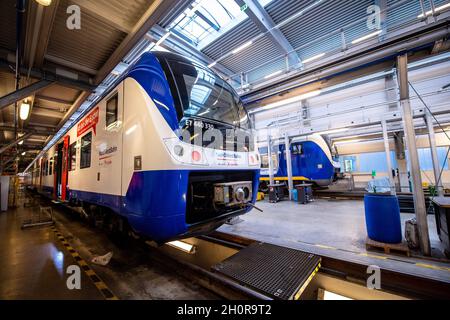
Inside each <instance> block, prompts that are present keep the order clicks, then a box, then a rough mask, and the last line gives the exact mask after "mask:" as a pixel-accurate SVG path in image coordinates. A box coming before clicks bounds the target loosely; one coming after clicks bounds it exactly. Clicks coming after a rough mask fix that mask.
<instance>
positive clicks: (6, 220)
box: [0, 207, 103, 299]
mask: <svg viewBox="0 0 450 320" xmlns="http://www.w3.org/2000/svg"><path fill="white" fill-rule="evenodd" d="M34 210H38V208H33V209H32V208H23V207H20V208H17V209H14V210H9V211H7V212H1V213H0V299H103V296H102V295H101V294H100V292H99V291H98V290H97V288H96V287H95V286H94V284H93V283H92V282H91V281H90V279H89V278H88V277H87V276H86V275H85V274H83V273H82V272H80V280H81V282H80V284H81V289H79V290H78V289H74V290H69V289H68V287H67V284H66V282H67V278H68V276H69V274H67V273H66V270H67V267H68V266H70V265H76V264H77V263H76V261H75V260H74V258H73V257H72V256H71V255H70V254H69V253H68V252H66V251H65V249H64V248H63V246H62V244H61V243H60V242H59V240H58V239H57V237H56V235H55V234H54V232H53V231H52V229H51V227H49V226H41V227H34V228H29V229H21V225H22V222H23V221H24V220H26V219H28V218H29V217H30V216H31V215H32V214H33V211H34Z"/></svg>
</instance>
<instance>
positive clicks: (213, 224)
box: [32, 52, 261, 243]
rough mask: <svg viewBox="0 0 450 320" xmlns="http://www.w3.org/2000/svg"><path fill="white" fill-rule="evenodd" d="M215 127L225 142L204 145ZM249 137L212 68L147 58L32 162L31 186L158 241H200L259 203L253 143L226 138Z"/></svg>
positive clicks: (161, 55)
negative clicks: (231, 135)
mask: <svg viewBox="0 0 450 320" xmlns="http://www.w3.org/2000/svg"><path fill="white" fill-rule="evenodd" d="M211 129H212V130H213V131H215V132H216V133H219V136H220V134H223V136H224V137H225V139H224V140H226V141H224V142H223V143H222V142H221V141H219V139H218V138H217V135H216V136H215V138H214V139H215V140H216V141H215V144H214V147H211V144H208V143H205V141H206V142H207V139H198V135H202V134H205V131H207V130H211ZM251 129H252V128H251V123H250V121H249V118H248V116H247V113H246V111H245V109H244V108H243V106H242V103H241V101H240V99H239V96H238V95H237V94H236V93H235V91H234V90H233V89H232V87H231V86H230V85H229V84H228V83H226V82H225V81H224V80H222V79H221V78H220V77H219V76H218V75H216V74H215V73H214V72H213V71H212V70H210V69H208V68H206V67H204V66H201V65H199V64H196V63H195V62H193V61H190V60H188V59H186V58H184V57H181V56H179V55H176V54H172V53H166V52H151V53H150V52H148V53H145V54H143V55H142V57H141V58H140V59H139V60H138V61H137V62H136V63H135V64H134V65H133V66H132V67H130V68H129V70H128V71H127V72H126V73H125V74H124V75H123V76H122V77H121V78H120V79H119V81H118V82H117V85H115V87H114V88H113V89H112V90H109V91H108V92H107V93H105V94H104V96H103V97H102V99H101V100H100V101H99V102H98V103H97V104H96V105H95V106H93V107H92V108H91V109H90V110H89V111H88V112H87V114H86V115H85V116H84V117H83V118H82V119H80V120H79V121H78V122H77V123H76V124H75V125H74V126H73V127H72V128H71V129H70V130H69V131H68V132H67V134H66V135H65V136H64V137H63V138H61V140H60V141H58V142H57V143H56V144H54V145H53V146H52V147H51V148H50V149H49V150H48V151H47V152H46V153H45V154H43V155H42V156H41V158H40V159H38V160H37V161H36V162H35V165H34V169H33V175H32V181H33V185H34V186H35V187H36V188H37V189H38V190H39V191H41V192H43V193H46V194H47V195H49V196H51V197H53V198H54V199H57V200H60V201H63V202H69V203H72V204H79V205H82V206H83V208H85V211H86V212H87V214H88V215H89V216H94V219H96V218H98V216H101V217H105V216H107V217H108V219H109V220H108V221H109V222H110V223H111V224H112V225H113V226H114V227H118V226H119V227H120V228H122V227H123V226H124V225H126V226H128V227H130V229H131V230H132V231H133V232H134V233H136V234H139V235H141V236H144V237H147V238H150V239H152V240H155V241H156V242H158V243H163V242H166V241H170V240H174V239H181V238H186V237H190V236H195V235H199V234H204V233H207V232H210V231H212V230H214V229H216V228H217V227H219V226H220V225H221V224H223V223H224V222H225V221H226V220H227V219H230V218H232V217H234V216H237V215H240V214H244V213H246V212H248V211H250V210H251V207H252V204H253V203H254V202H255V198H256V193H257V192H256V191H257V190H258V183H259V172H260V164H261V163H260V157H259V153H258V150H257V149H256V148H255V142H254V140H253V139H252V138H251V136H250V138H246V139H244V142H243V143H237V142H236V140H239V139H235V138H233V137H231V138H230V132H234V133H236V132H238V133H241V134H244V135H246V134H248V133H250V131H251ZM186 134H187V137H188V138H187V139H186ZM210 136H211V135H209V138H210V140H211V137H210ZM182 137H183V138H182ZM230 139H232V141H231V142H230ZM233 139H234V140H233ZM230 146H231V147H230Z"/></svg>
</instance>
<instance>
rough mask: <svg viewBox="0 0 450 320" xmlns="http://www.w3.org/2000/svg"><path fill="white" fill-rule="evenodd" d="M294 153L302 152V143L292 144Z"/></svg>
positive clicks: (292, 152)
mask: <svg viewBox="0 0 450 320" xmlns="http://www.w3.org/2000/svg"><path fill="white" fill-rule="evenodd" d="M291 154H292V155H299V154H302V145H301V144H294V145H292V151H291Z"/></svg>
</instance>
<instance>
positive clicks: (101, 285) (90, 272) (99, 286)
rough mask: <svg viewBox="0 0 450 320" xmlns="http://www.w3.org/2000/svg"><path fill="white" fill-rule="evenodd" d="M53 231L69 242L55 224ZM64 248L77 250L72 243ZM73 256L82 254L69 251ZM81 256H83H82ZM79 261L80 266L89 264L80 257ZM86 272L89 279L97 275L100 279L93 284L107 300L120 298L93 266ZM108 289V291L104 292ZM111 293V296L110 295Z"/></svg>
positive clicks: (63, 242) (59, 237) (62, 241)
mask: <svg viewBox="0 0 450 320" xmlns="http://www.w3.org/2000/svg"><path fill="white" fill-rule="evenodd" d="M52 230H53V232H54V233H55V234H56V236H57V237H58V239H59V240H60V241H61V243H62V244H65V243H67V244H69V243H68V242H67V241H66V239H65V238H64V236H62V235H61V233H59V231H58V230H57V229H56V227H55V226H53V227H52ZM64 248H65V249H66V250H67V251H69V250H75V249H74V248H72V247H71V246H70V245H69V246H64ZM69 253H70V254H71V255H72V257H80V254H79V253H78V252H76V251H75V252H69ZM80 258H81V257H80ZM76 262H77V263H78V265H79V266H80V267H83V266H87V265H88V264H87V263H86V261H84V260H83V259H79V260H78V261H76ZM84 273H85V274H86V275H87V276H88V277H89V279H91V276H96V277H97V278H98V279H99V280H100V281H98V282H94V281H92V279H91V281H92V282H93V284H94V285H95V286H96V288H97V289H98V290H99V291H100V293H101V294H102V295H103V297H105V299H106V300H119V298H118V297H117V296H116V295H114V293H113V292H112V291H111V290H110V289H109V288H108V287H107V286H106V284H105V283H104V282H103V281H102V280H101V279H100V277H99V276H98V275H97V274H96V273H95V271H94V270H92V269H91V268H89V269H87V270H84ZM104 291H106V293H105V292H104ZM109 295H111V296H109Z"/></svg>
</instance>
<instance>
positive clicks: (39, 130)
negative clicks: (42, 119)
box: [0, 124, 56, 137]
mask: <svg viewBox="0 0 450 320" xmlns="http://www.w3.org/2000/svg"><path fill="white" fill-rule="evenodd" d="M0 131H11V132H14V126H11V125H7V124H0ZM21 132H24V133H31V134H32V135H35V136H42V137H44V136H48V135H50V134H55V133H56V131H55V130H54V129H52V128H50V127H48V128H44V127H39V126H37V125H33V126H30V125H29V126H28V127H27V128H24V129H22V130H21Z"/></svg>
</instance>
